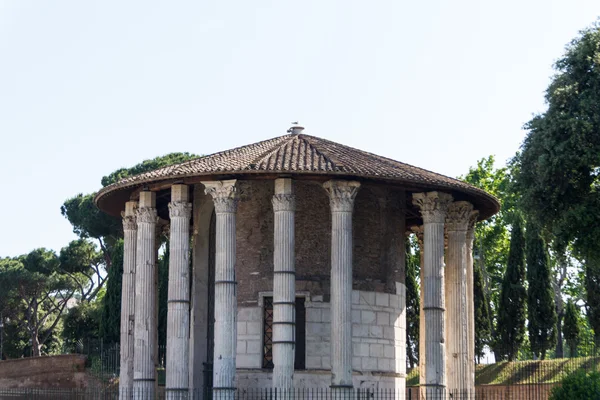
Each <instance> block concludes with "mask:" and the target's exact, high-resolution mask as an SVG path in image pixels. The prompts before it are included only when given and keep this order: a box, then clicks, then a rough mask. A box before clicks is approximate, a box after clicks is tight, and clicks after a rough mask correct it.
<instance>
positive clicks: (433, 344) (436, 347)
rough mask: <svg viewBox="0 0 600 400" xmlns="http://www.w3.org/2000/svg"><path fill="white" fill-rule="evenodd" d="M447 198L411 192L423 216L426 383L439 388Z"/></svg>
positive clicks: (443, 377) (442, 366) (441, 383)
mask: <svg viewBox="0 0 600 400" xmlns="http://www.w3.org/2000/svg"><path fill="white" fill-rule="evenodd" d="M451 201H452V196H451V195H449V194H445V193H439V192H429V193H417V194H413V203H414V204H415V205H416V206H418V207H419V209H420V211H421V215H422V217H423V230H424V232H423V240H424V250H425V251H424V258H423V261H424V263H423V264H424V268H423V269H424V279H423V289H424V298H423V301H424V310H425V326H426V332H425V335H426V336H425V338H426V339H425V358H426V365H425V367H426V368H425V370H426V372H425V377H426V385H427V386H428V387H431V388H434V389H440V390H444V389H445V386H446V345H445V315H444V313H445V311H444V310H445V304H444V303H445V302H444V222H445V220H446V212H447V209H448V205H449V204H450V202H451ZM428 390H429V389H428Z"/></svg>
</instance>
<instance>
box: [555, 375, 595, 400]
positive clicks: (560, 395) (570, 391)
mask: <svg viewBox="0 0 600 400" xmlns="http://www.w3.org/2000/svg"><path fill="white" fill-rule="evenodd" d="M575 399H577V400H599V399H600V373H599V372H596V371H594V372H590V373H586V372H585V371H577V372H575V373H573V374H570V375H567V376H566V377H565V378H564V379H563V380H562V382H561V384H560V386H557V387H555V388H554V389H552V393H551V394H550V399H549V400H575Z"/></svg>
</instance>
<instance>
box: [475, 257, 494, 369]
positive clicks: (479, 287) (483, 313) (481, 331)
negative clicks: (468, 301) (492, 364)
mask: <svg viewBox="0 0 600 400" xmlns="http://www.w3.org/2000/svg"><path fill="white" fill-rule="evenodd" d="M473 296H474V307H475V356H476V357H477V360H479V359H480V358H481V357H483V355H484V353H485V346H487V345H489V344H490V340H491V335H492V327H491V323H490V321H491V318H490V308H489V302H488V298H487V295H486V293H485V290H484V285H483V274H482V273H481V267H480V266H479V265H478V264H475V265H474V266H473Z"/></svg>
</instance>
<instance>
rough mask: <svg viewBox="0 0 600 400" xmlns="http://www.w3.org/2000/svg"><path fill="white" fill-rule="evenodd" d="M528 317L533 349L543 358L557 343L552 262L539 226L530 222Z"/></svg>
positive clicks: (527, 236) (528, 224)
mask: <svg viewBox="0 0 600 400" xmlns="http://www.w3.org/2000/svg"><path fill="white" fill-rule="evenodd" d="M525 234H526V238H527V239H526V240H527V246H526V249H527V250H526V258H527V283H528V288H527V311H528V313H527V319H528V322H529V324H528V329H529V342H530V345H531V351H532V352H533V354H534V355H535V356H538V357H540V358H541V359H542V360H543V359H544V358H545V357H546V351H547V350H548V349H550V348H552V347H553V346H554V345H555V343H556V319H557V318H556V309H555V306H554V292H553V289H552V282H551V276H550V275H551V272H550V262H549V259H548V251H547V249H546V244H545V243H544V240H543V239H542V236H541V234H540V229H539V226H537V225H536V224H535V223H532V222H529V221H528V223H527V229H526V233H525Z"/></svg>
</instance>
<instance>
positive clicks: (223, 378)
mask: <svg viewBox="0 0 600 400" xmlns="http://www.w3.org/2000/svg"><path fill="white" fill-rule="evenodd" d="M202 183H203V184H204V186H205V187H206V189H205V192H206V194H210V195H211V196H212V198H213V202H214V204H215V214H216V241H215V242H216V243H215V244H216V251H215V327H214V336H215V340H214V347H215V350H214V359H213V360H214V361H213V399H214V400H232V399H233V398H234V395H235V358H236V348H237V322H236V320H237V295H236V284H237V282H236V280H235V261H236V248H235V247H236V241H235V230H236V228H235V227H236V225H235V213H236V210H237V192H236V186H235V183H236V181H235V180H228V181H215V182H202Z"/></svg>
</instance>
